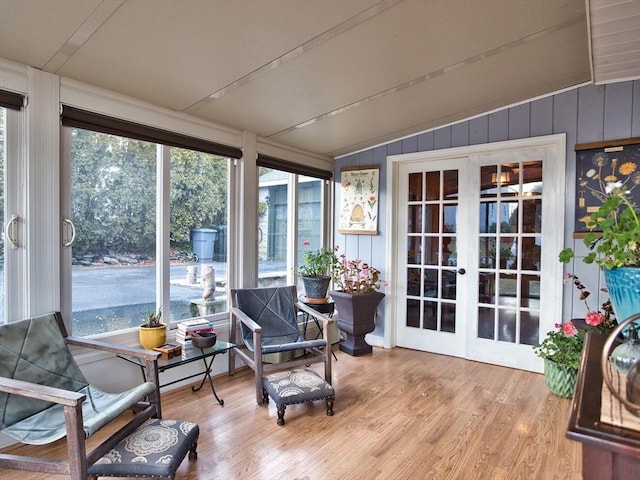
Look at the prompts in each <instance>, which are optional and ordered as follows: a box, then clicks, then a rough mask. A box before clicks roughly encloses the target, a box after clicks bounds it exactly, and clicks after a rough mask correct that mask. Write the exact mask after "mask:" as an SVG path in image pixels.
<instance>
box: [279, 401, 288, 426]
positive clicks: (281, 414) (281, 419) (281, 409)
mask: <svg viewBox="0 0 640 480" xmlns="http://www.w3.org/2000/svg"><path fill="white" fill-rule="evenodd" d="M286 409H287V406H286V405H278V425H280V426H282V425H284V411H285V410H286Z"/></svg>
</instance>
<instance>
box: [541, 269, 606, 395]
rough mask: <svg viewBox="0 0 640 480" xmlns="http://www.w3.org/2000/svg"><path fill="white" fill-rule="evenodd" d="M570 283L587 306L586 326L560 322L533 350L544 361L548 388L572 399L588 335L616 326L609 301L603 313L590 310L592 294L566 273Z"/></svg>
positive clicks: (565, 279) (570, 274) (556, 393)
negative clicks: (589, 300)
mask: <svg viewBox="0 0 640 480" xmlns="http://www.w3.org/2000/svg"><path fill="white" fill-rule="evenodd" d="M569 280H571V281H572V282H573V285H574V286H575V287H576V289H578V291H579V293H580V300H582V301H583V302H584V304H585V306H586V307H587V314H586V316H585V326H584V327H582V328H577V327H576V325H575V324H574V323H573V322H572V321H569V322H566V323H557V324H556V325H555V327H556V330H553V331H551V332H549V333H547V335H546V337H545V338H544V340H543V341H542V342H540V343H539V344H537V345H534V347H533V350H534V352H535V353H536V355H538V356H539V357H541V358H542V359H543V360H544V379H545V383H546V385H547V388H549V391H550V392H551V393H553V394H554V395H556V396H558V397H563V398H569V397H572V396H573V391H574V389H575V385H576V379H577V376H578V368H579V366H580V357H581V355H582V346H583V344H584V337H585V335H586V334H587V333H588V332H590V331H596V332H600V333H608V332H609V331H610V330H611V329H613V328H614V327H615V326H616V325H617V321H616V319H615V317H614V314H613V309H612V307H611V303H610V302H609V301H606V302H605V303H604V304H603V305H602V309H601V311H594V310H591V309H590V308H589V303H588V301H587V299H588V297H589V295H590V292H589V291H588V290H587V289H586V288H585V286H584V285H583V284H582V282H581V281H580V279H579V278H578V277H577V276H576V275H574V274H572V273H567V274H565V278H564V281H565V282H567V281H569Z"/></svg>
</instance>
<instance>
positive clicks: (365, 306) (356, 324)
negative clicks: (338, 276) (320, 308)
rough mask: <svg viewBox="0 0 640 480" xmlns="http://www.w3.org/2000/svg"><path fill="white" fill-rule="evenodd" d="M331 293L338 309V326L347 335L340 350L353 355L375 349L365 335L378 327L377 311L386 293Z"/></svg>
mask: <svg viewBox="0 0 640 480" xmlns="http://www.w3.org/2000/svg"><path fill="white" fill-rule="evenodd" d="M329 294H330V295H331V298H333V301H334V302H335V307H336V310H337V311H338V321H337V324H338V328H339V329H340V330H341V331H342V332H344V334H345V335H346V339H345V340H344V341H343V342H341V343H340V347H339V348H340V351H342V352H345V353H348V354H349V355H353V356H358V355H365V354H367V353H371V352H372V351H373V349H372V348H371V345H369V344H368V343H367V342H366V341H365V340H364V336H365V335H366V334H367V333H371V332H373V330H374V329H375V328H376V311H377V310H378V304H379V303H380V302H381V301H382V299H383V298H384V293H381V292H374V293H368V294H364V295H351V294H349V293H343V292H339V291H334V290H332V291H331V292H329Z"/></svg>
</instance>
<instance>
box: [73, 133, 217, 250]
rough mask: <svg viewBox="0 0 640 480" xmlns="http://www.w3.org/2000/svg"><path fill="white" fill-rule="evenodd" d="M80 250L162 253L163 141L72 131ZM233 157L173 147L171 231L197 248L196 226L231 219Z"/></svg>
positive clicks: (181, 243)
mask: <svg viewBox="0 0 640 480" xmlns="http://www.w3.org/2000/svg"><path fill="white" fill-rule="evenodd" d="M72 136H73V141H72V153H71V154H72V162H71V165H72V167H71V168H72V172H71V176H72V185H73V187H72V191H73V193H72V220H73V222H74V224H75V227H76V240H75V242H74V246H73V249H74V255H76V256H78V255H83V254H85V253H96V254H100V253H104V252H115V253H118V252H126V253H136V254H146V255H149V256H154V255H155V244H156V191H157V187H156V178H157V175H156V156H157V152H156V150H157V147H156V144H153V143H148V142H142V141H137V140H131V139H127V138H122V137H117V136H113V135H106V134H101V133H96V132H91V131H86V130H80V129H74V130H73V132H72ZM227 165H228V161H227V159H226V158H222V157H217V156H214V155H210V154H205V153H200V152H195V151H190V150H184V149H178V148H172V157H171V184H170V185H171V186H170V188H171V199H170V225H171V227H170V239H171V246H172V247H179V248H186V249H190V232H191V229H192V228H197V227H215V226H217V225H226V223H227V222H226V198H227V168H228V166H227Z"/></svg>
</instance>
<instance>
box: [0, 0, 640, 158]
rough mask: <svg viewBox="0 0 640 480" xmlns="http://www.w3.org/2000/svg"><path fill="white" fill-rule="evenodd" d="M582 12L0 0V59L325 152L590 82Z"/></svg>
mask: <svg viewBox="0 0 640 480" xmlns="http://www.w3.org/2000/svg"><path fill="white" fill-rule="evenodd" d="M599 1H605V0H599ZM608 1H609V3H612V1H613V0H608ZM637 1H638V0H632V1H631V3H637ZM617 3H629V2H617ZM630 8H633V7H630ZM587 18H588V15H587V11H586V6H585V1H584V0H535V1H531V0H482V1H477V0H382V1H380V0H181V1H178V0H154V1H150V0H83V1H78V0H26V1H25V0H0V57H2V58H5V59H8V60H13V61H17V62H20V63H23V64H26V65H30V66H33V67H36V68H39V69H42V70H45V71H47V72H51V73H55V74H58V75H60V76H63V77H68V78H72V79H77V80H80V81H83V82H87V83H90V84H93V85H96V86H99V87H102V88H106V89H109V90H112V91H115V92H120V93H123V94H126V95H130V96H133V97H137V98H140V99H143V100H146V101H149V102H152V103H154V104H157V105H160V106H164V107H167V108H170V109H173V110H176V111H181V112H187V113H190V114H192V115H195V116H198V117H202V118H205V119H209V120H212V121H215V122H217V123H222V124H225V125H228V126H231V127H235V128H239V129H245V130H250V131H253V132H255V133H257V134H258V135H259V136H262V137H266V138H270V139H272V140H274V141H277V142H280V143H283V144H286V145H290V146H293V147H296V148H300V149H303V150H306V151H309V152H313V153H317V154H321V155H327V156H337V155H340V154H344V153H348V152H352V151H355V150H358V149H361V148H365V147H368V146H371V145H375V144H378V143H381V142H384V141H388V140H390V139H393V138H398V137H401V136H404V135H409V134H412V133H415V132H418V131H423V130H426V129H429V128H434V127H437V126H439V125H443V124H446V123H450V122H453V121H456V120H460V119H462V118H466V117H469V116H472V115H474V114H479V113H482V112H486V111H488V110H491V109H494V108H499V107H502V106H506V105H509V104H511V103H515V102H518V101H523V100H526V99H528V98H532V97H535V96H538V95H543V94H546V93H549V92H553V91H556V90H559V89H562V88H566V87H571V86H574V85H577V84H580V83H583V82H586V81H590V80H591V78H592V76H591V63H592V58H591V56H590V51H589V33H588V32H589V28H590V27H589V25H588V21H587ZM636 75H637V74H636ZM614 77H615V74H614Z"/></svg>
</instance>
